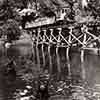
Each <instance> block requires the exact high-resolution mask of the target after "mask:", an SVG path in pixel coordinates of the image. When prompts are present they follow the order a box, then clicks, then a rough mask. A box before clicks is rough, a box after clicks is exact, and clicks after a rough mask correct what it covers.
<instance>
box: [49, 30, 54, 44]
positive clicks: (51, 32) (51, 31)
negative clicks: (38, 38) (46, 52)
mask: <svg viewBox="0 0 100 100" xmlns="http://www.w3.org/2000/svg"><path fill="white" fill-rule="evenodd" d="M52 34H53V29H50V41H49V42H50V43H52V42H53V40H52Z"/></svg>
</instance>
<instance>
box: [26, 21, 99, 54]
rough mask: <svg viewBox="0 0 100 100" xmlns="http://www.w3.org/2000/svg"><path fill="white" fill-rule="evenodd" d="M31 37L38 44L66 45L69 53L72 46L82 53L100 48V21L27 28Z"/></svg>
mask: <svg viewBox="0 0 100 100" xmlns="http://www.w3.org/2000/svg"><path fill="white" fill-rule="evenodd" d="M27 30H28V33H29V34H30V36H31V39H32V41H33V43H34V44H36V45H39V44H41V45H44V44H45V45H48V46H55V47H57V48H59V47H66V48H67V53H68V52H69V49H70V48H74V47H75V48H78V49H79V50H80V51H81V55H82V56H83V55H84V50H96V51H98V52H99V50H100V34H99V30H100V22H99V21H94V22H85V23H72V24H67V23H65V24H62V25H57V24H56V25H48V26H41V27H36V28H29V29H27Z"/></svg>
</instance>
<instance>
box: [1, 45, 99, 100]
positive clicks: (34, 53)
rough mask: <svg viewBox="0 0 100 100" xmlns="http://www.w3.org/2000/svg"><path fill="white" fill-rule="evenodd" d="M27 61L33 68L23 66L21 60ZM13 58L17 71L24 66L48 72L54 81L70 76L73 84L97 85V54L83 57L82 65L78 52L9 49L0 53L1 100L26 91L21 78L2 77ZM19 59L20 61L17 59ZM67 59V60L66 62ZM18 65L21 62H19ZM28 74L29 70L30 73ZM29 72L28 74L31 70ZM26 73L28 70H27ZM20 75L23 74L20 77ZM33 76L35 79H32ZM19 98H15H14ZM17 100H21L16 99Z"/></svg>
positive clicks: (26, 47)
mask: <svg viewBox="0 0 100 100" xmlns="http://www.w3.org/2000/svg"><path fill="white" fill-rule="evenodd" d="M25 57H26V58H27V57H29V58H27V59H30V60H29V61H32V62H31V63H32V65H30V64H29V65H28V63H27V64H26V65H27V66H26V65H25V66H24V64H23V63H24V62H21V61H20V60H21V59H26V58H25ZM10 58H15V59H16V60H15V61H16V64H17V65H18V66H17V68H16V69H17V70H18V72H19V73H21V72H23V67H22V66H24V68H27V67H30V66H31V67H32V69H33V70H34V71H33V72H32V73H34V74H35V75H37V74H36V73H35V71H36V72H38V73H39V71H41V70H42V72H44V71H47V72H49V74H50V75H51V76H53V75H54V76H55V80H59V81H61V80H62V81H64V80H65V79H66V77H71V79H72V82H73V83H77V84H78V83H79V82H86V83H87V84H88V86H89V87H91V88H93V87H94V86H95V85H99V84H100V78H99V77H100V61H99V60H100V57H99V56H96V55H88V54H85V56H84V62H81V57H80V53H79V52H70V54H69V57H68V56H67V55H66V49H65V48H60V49H56V48H53V47H46V48H42V47H34V48H33V47H31V46H28V45H27V46H26V45H24V46H13V47H11V48H9V49H4V48H3V47H2V49H1V50H0V64H1V65H0V67H1V68H0V100H13V99H14V98H13V97H14V93H16V91H18V90H19V91H21V90H24V89H25V86H26V84H28V83H27V82H25V80H22V79H21V78H20V77H10V76H4V74H3V72H2V69H3V66H4V65H5V64H6V63H7V62H8V59H10ZM20 58H21V59H20ZM68 58H69V59H68ZM20 62H21V63H20ZM29 71H30V70H29ZM30 72H31V71H30ZM26 73H27V71H26ZM21 75H22V74H21ZM19 76H20V75H19ZM32 77H34V76H32ZM16 98H18V97H16ZM15 100H20V99H15Z"/></svg>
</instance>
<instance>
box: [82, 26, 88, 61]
mask: <svg viewBox="0 0 100 100" xmlns="http://www.w3.org/2000/svg"><path fill="white" fill-rule="evenodd" d="M81 30H82V33H83V34H84V37H83V45H82V50H81V59H83V60H84V48H85V47H86V30H87V27H86V26H83V27H82V28H81Z"/></svg>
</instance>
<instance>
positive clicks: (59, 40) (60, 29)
mask: <svg viewBox="0 0 100 100" xmlns="http://www.w3.org/2000/svg"><path fill="white" fill-rule="evenodd" d="M58 30H59V35H58V40H57V42H58V43H57V44H58V45H59V44H60V42H61V37H60V34H61V32H62V28H58Z"/></svg>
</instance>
